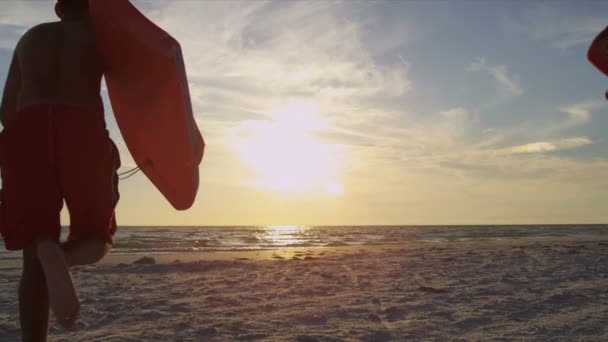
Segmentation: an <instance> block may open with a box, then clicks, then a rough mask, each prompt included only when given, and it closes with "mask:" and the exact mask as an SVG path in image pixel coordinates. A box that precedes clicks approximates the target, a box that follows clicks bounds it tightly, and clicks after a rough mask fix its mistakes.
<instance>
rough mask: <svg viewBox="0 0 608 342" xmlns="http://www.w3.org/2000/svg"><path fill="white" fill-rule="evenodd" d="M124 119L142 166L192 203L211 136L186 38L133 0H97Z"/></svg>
mask: <svg viewBox="0 0 608 342" xmlns="http://www.w3.org/2000/svg"><path fill="white" fill-rule="evenodd" d="M89 4H90V12H91V18H92V21H93V26H94V29H95V39H96V45H97V48H98V50H99V53H100V55H101V59H102V63H103V66H104V77H105V80H106V84H107V87H108V93H109V95H110V102H111V103H112V109H113V111H114V115H115V117H116V121H117V123H118V127H119V128H120V131H121V133H122V136H123V138H124V140H125V142H126V144H127V147H128V149H129V152H130V153H131V155H132V156H133V159H134V160H135V163H136V164H137V166H139V167H140V168H141V170H142V171H143V173H144V174H145V175H146V177H148V179H149V180H150V181H151V182H152V183H153V184H154V185H155V186H156V188H157V189H158V190H159V191H160V192H161V193H162V194H163V195H164V196H165V198H166V199H167V200H168V201H169V203H171V205H172V206H173V207H174V208H176V209H178V210H185V209H188V208H190V207H191V206H192V204H193V203H194V200H195V198H196V193H197V191H198V183H199V172H198V166H199V164H200V163H201V161H202V159H203V152H204V149H205V142H204V140H203V138H202V136H201V134H200V132H199V130H198V128H197V126H196V122H195V120H194V116H193V114H192V104H191V102H190V93H189V90H188V81H187V77H186V70H185V67H184V61H183V57H182V52H181V47H180V45H179V43H178V42H177V41H176V40H175V39H174V38H173V37H171V36H170V35H169V34H168V33H167V32H165V31H163V30H162V29H161V28H159V27H158V26H156V25H155V24H154V23H152V22H151V21H150V20H148V19H147V18H146V17H145V16H144V15H143V14H142V13H141V12H139V11H138V10H137V9H136V8H135V7H134V6H133V5H132V4H131V3H130V2H129V1H128V0H112V1H108V0H90V1H89Z"/></svg>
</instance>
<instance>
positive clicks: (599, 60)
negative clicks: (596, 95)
mask: <svg viewBox="0 0 608 342" xmlns="http://www.w3.org/2000/svg"><path fill="white" fill-rule="evenodd" d="M587 58H588V59H589V61H590V62H591V64H593V65H594V66H595V67H596V68H598V69H599V70H600V71H601V72H603V73H604V75H606V76H608V27H606V28H605V29H604V31H602V32H601V33H600V34H599V35H598V36H597V37H596V38H595V40H593V43H592V44H591V47H590V48H589V51H588V52H587Z"/></svg>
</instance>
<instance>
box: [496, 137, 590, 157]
mask: <svg viewBox="0 0 608 342" xmlns="http://www.w3.org/2000/svg"><path fill="white" fill-rule="evenodd" d="M592 143H593V141H592V140H591V139H589V138H587V137H573V138H567V139H562V140H558V141H553V142H550V141H539V142H533V143H528V144H525V145H519V146H513V147H509V148H505V149H502V150H498V151H497V152H498V153H499V154H524V153H545V152H555V151H561V150H571V149H575V148H580V147H583V146H586V145H590V144H592Z"/></svg>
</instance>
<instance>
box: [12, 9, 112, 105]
mask: <svg viewBox="0 0 608 342" xmlns="http://www.w3.org/2000/svg"><path fill="white" fill-rule="evenodd" d="M16 57H17V61H18V63H19V69H20V71H21V81H22V85H21V92H20V93H19V96H18V100H17V110H19V109H21V108H24V107H27V106H29V105H33V104H38V103H61V104H70V105H74V106H77V107H81V108H83V109H86V110H87V111H88V112H92V113H100V112H103V103H102V100H101V96H100V85H101V77H102V68H101V63H100V60H99V57H98V54H97V50H96V48H95V42H94V36H93V28H92V26H91V23H90V21H89V20H87V18H86V17H85V18H81V19H79V20H64V21H60V22H54V23H45V24H41V25H38V26H36V27H34V28H32V29H30V30H29V31H28V32H27V33H26V34H25V35H24V36H23V37H22V38H21V40H20V41H19V43H18V44H17V49H16Z"/></svg>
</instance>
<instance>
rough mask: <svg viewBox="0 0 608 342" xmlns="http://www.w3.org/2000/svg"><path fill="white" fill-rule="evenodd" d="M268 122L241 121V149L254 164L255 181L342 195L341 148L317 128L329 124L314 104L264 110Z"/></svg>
mask: <svg viewBox="0 0 608 342" xmlns="http://www.w3.org/2000/svg"><path fill="white" fill-rule="evenodd" d="M266 114H267V115H268V117H269V118H268V120H255V121H246V122H244V123H242V124H241V127H240V128H241V129H240V132H239V133H240V134H239V137H238V138H237V143H236V145H237V148H238V150H239V153H240V157H241V159H242V160H243V162H244V163H245V164H246V165H247V166H249V167H251V169H252V170H253V173H254V179H253V181H252V182H251V185H253V186H256V187H261V188H264V189H269V190H273V191H281V192H319V193H324V194H327V195H332V196H339V195H342V194H343V193H344V188H343V186H342V185H341V184H340V182H339V180H338V166H339V165H338V164H339V158H338V157H339V153H338V152H339V151H338V149H337V148H336V147H335V146H332V145H329V144H324V143H322V142H321V141H319V140H318V139H317V138H316V137H315V136H314V132H315V131H319V130H322V129H325V128H329V127H330V125H329V123H328V122H327V121H326V120H324V119H323V118H322V117H321V113H320V109H319V105H318V104H317V103H316V102H310V101H297V102H290V103H287V104H285V105H283V106H280V107H278V109H276V110H273V111H269V112H268V113H266Z"/></svg>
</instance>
